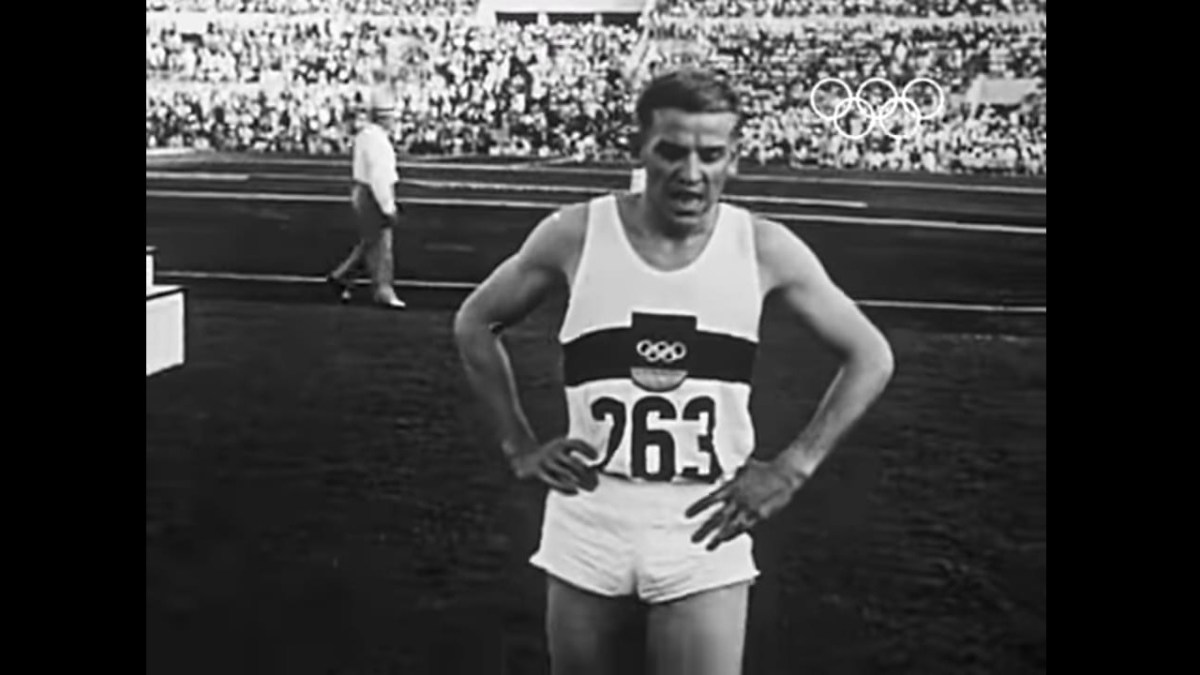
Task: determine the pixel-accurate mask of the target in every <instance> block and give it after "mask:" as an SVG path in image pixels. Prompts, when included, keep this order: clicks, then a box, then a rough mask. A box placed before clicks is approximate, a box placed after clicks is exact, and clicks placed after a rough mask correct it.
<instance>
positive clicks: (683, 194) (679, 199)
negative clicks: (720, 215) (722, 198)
mask: <svg viewBox="0 0 1200 675" xmlns="http://www.w3.org/2000/svg"><path fill="white" fill-rule="evenodd" d="M668 198H669V199H670V200H671V208H672V209H673V210H675V211H678V212H682V213H698V212H700V211H703V210H704V194H703V193H702V192H698V191H695V190H671V192H670V193H668Z"/></svg>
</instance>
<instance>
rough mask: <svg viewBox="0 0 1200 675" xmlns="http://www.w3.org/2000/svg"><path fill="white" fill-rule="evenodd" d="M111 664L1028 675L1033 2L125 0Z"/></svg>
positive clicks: (1031, 670) (1042, 667)
mask: <svg viewBox="0 0 1200 675" xmlns="http://www.w3.org/2000/svg"><path fill="white" fill-rule="evenodd" d="M146 661H147V667H146V672H147V674H148V675H218V674H219V675H242V674H245V675H458V674H462V675H1034V674H1039V673H1045V672H1046V1H1045V0H146Z"/></svg>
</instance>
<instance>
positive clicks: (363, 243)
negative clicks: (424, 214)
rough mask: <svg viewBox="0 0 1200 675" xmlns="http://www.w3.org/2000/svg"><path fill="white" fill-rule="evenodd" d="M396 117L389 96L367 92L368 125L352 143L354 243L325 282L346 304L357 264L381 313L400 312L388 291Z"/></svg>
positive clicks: (394, 211)
mask: <svg viewBox="0 0 1200 675" xmlns="http://www.w3.org/2000/svg"><path fill="white" fill-rule="evenodd" d="M396 113H397V109H396V101H395V97H394V96H392V95H391V94H390V93H389V92H387V90H384V89H376V90H374V91H372V92H371V96H370V101H369V103H368V120H367V122H366V124H365V125H363V126H362V128H361V129H359V130H358V132H357V134H356V135H355V137H354V165H353V178H354V184H353V187H352V188H351V192H350V202H351V205H352V206H353V208H354V220H355V223H356V225H357V227H358V236H359V241H358V244H357V245H355V247H354V249H353V250H351V251H350V254H349V255H348V256H347V257H346V259H345V260H343V261H342V264H340V265H338V266H337V269H335V270H333V271H332V272H330V273H329V276H328V277H327V281H328V282H329V283H330V284H331V285H332V286H334V288H335V289H336V290H337V292H338V294H339V296H340V297H341V299H342V301H343V302H346V301H348V300H349V299H350V288H351V282H350V281H349V275H350V274H351V272H352V271H353V270H354V268H355V267H357V266H358V265H359V263H365V264H366V267H367V272H368V273H369V274H370V277H371V299H372V301H373V302H375V303H376V304H379V305H382V306H384V307H390V308H396V309H400V308H403V307H405V303H404V301H403V300H401V299H400V298H398V297H396V290H395V288H394V287H393V286H392V282H393V267H394V261H393V259H392V230H393V228H395V227H396V225H397V224H398V223H399V217H400V209H399V207H398V206H397V204H396V191H395V185H396V183H397V182H398V181H399V180H400V175H399V173H398V172H397V170H396V150H395V148H393V147H392V141H391V131H392V129H393V128H394V126H395V123H396Z"/></svg>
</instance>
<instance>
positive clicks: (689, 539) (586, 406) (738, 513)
mask: <svg viewBox="0 0 1200 675" xmlns="http://www.w3.org/2000/svg"><path fill="white" fill-rule="evenodd" d="M637 116H638V124H639V142H638V144H637V146H638V147H639V148H640V157H641V160H642V162H643V164H644V166H645V167H646V189H645V191H644V192H642V193H640V194H634V193H621V194H612V195H608V196H604V197H600V198H597V199H594V200H592V201H589V202H587V203H581V204H576V205H572V206H567V207H565V208H563V209H561V210H559V211H558V212H556V213H554V214H553V215H551V216H549V217H547V218H546V219H545V220H543V221H542V222H540V223H539V224H538V225H537V226H536V227H535V228H534V230H533V231H532V232H531V234H530V235H529V237H528V239H527V240H526V241H525V242H524V244H523V245H522V247H521V248H520V250H519V251H518V252H517V253H516V254H514V255H513V256H512V257H511V258H509V259H507V260H506V261H504V262H503V263H501V264H500V265H499V267H497V268H496V270H495V271H494V272H493V273H492V274H491V276H490V277H489V278H488V279H487V280H486V281H485V282H484V283H483V284H482V285H481V286H480V287H479V288H478V289H477V290H476V291H475V292H474V293H472V294H471V296H470V297H469V298H467V300H466V301H465V302H464V303H463V305H462V307H461V308H460V309H459V312H458V314H457V316H456V317H455V327H454V328H455V337H456V339H457V342H458V347H459V350H460V353H461V356H462V359H463V363H464V367H465V370H466V373H467V376H468V379H469V380H470V382H471V384H472V386H473V387H474V389H475V390H476V392H477V393H478V395H479V396H480V398H481V399H482V401H483V402H484V404H485V405H486V408H487V410H488V412H489V413H490V415H491V417H492V418H493V419H494V421H495V422H496V423H497V426H498V430H499V440H500V445H501V448H502V449H503V451H504V453H505V455H506V457H507V458H508V460H509V462H510V464H511V466H512V468H513V471H514V472H515V474H516V475H517V477H518V478H521V479H530V480H537V481H541V482H542V483H545V484H546V485H548V486H549V487H550V488H552V490H551V491H550V492H549V494H548V495H547V498H546V506H545V521H544V524H543V527H542V536H541V544H540V547H539V549H538V550H537V552H536V553H535V554H534V556H533V558H532V560H531V562H532V563H533V564H534V565H535V566H537V567H539V568H541V569H543V570H544V571H545V572H546V573H547V579H548V582H547V583H548V589H547V590H548V595H547V612H546V613H547V616H546V628H547V637H548V642H549V650H550V658H551V663H552V671H553V672H554V673H556V674H563V675H567V674H569V675H589V674H593V673H595V674H600V673H605V674H609V673H611V674H613V675H616V672H615V670H616V665H615V663H616V661H615V657H616V655H617V652H618V650H619V649H620V645H618V644H617V642H618V636H619V635H620V628H621V626H622V624H621V622H622V621H624V620H625V618H626V617H627V616H628V615H627V614H626V613H625V610H626V608H627V601H628V599H629V598H631V597H633V598H636V599H638V600H640V601H641V602H642V603H644V604H645V606H646V621H647V624H646V626H647V628H646V629H647V635H646V645H647V650H648V652H649V653H648V654H647V655H646V656H647V659H648V660H647V663H648V664H649V665H650V666H651V668H652V672H654V673H655V674H656V675H736V674H737V673H740V672H741V664H742V653H743V645H744V640H745V626H746V618H747V603H748V595H749V586H750V584H751V583H752V581H753V580H754V579H755V578H756V577H757V575H758V570H757V568H756V566H755V562H754V558H753V555H752V544H751V538H750V536H749V534H748V531H749V530H750V529H751V528H752V527H753V526H755V525H756V524H758V523H759V522H762V521H763V519H765V518H768V517H770V516H771V515H772V514H774V513H776V512H777V511H779V510H780V509H782V508H783V507H784V506H785V505H786V504H787V503H788V502H789V501H790V500H791V499H792V497H793V495H794V494H795V493H796V491H797V490H798V489H799V488H800V487H801V486H802V485H803V484H804V483H805V481H807V480H808V478H809V477H810V476H811V475H812V473H813V472H814V471H815V470H816V469H817V467H818V466H819V465H820V464H821V462H822V460H824V458H825V457H826V456H827V455H828V453H829V452H830V451H831V450H832V449H833V448H834V446H835V445H836V444H837V443H838V442H839V440H840V439H841V438H842V437H843V436H844V434H845V433H846V432H847V431H848V430H849V429H850V428H851V427H852V426H853V425H854V424H855V423H856V422H857V421H858V420H859V418H860V417H861V416H862V415H863V414H864V413H865V412H866V411H867V409H868V408H869V407H870V406H871V405H872V403H873V402H874V401H875V400H876V398H877V397H878V396H879V395H880V394H881V392H882V391H883V389H884V387H885V385H886V384H887V382H888V380H889V379H890V377H891V373H892V368H893V363H892V353H891V350H890V347H889V346H888V343H887V341H886V340H885V339H884V337H883V336H882V335H881V333H880V332H879V331H878V330H877V329H876V328H875V327H874V326H873V325H872V324H871V323H870V322H869V321H868V320H867V318H866V317H864V316H863V314H862V313H861V312H860V311H859V309H858V308H857V306H856V305H855V304H854V302H852V301H851V300H850V298H848V297H847V296H846V295H845V294H844V293H843V292H842V291H841V290H839V288H838V287H837V286H836V285H835V284H834V283H833V281H831V279H830V278H829V277H828V276H827V275H826V273H825V270H824V269H823V267H822V265H821V263H820V262H819V261H818V259H817V258H816V257H815V256H814V255H813V253H812V252H811V251H810V250H809V249H808V247H807V246H805V244H804V243H803V242H802V241H801V240H800V239H799V238H797V237H796V236H795V235H793V234H792V233H791V231H789V230H788V229H786V228H785V227H783V226H782V225H780V224H778V223H775V222H772V221H770V220H766V219H763V218H760V217H757V216H755V215H752V214H750V213H749V212H747V211H745V210H742V209H740V208H737V207H733V206H730V205H728V204H724V203H722V202H721V195H722V192H723V189H724V187H725V183H726V180H727V178H728V176H729V175H730V173H731V168H732V166H733V164H734V162H735V161H736V143H737V129H738V125H739V118H740V115H739V112H738V101H737V97H736V95H735V94H734V93H733V91H732V90H731V89H730V88H729V87H728V86H727V85H726V84H724V83H723V82H722V81H720V80H719V79H717V78H716V77H714V76H712V75H710V74H708V73H706V72H704V71H698V70H682V71H677V72H675V73H668V74H666V75H663V76H660V77H657V78H655V79H654V80H653V81H651V83H650V84H649V85H648V87H647V88H646V89H645V91H644V92H643V93H642V94H641V97H640V98H639V100H638V105H637ZM556 287H557V288H560V289H561V288H566V289H568V290H569V302H568V307H567V311H566V316H565V317H564V320H563V324H562V328H561V332H560V335H559V338H560V340H561V343H562V347H563V355H564V364H563V375H564V384H565V387H566V400H567V408H568V416H569V430H568V433H567V435H566V437H564V438H557V439H554V440H550V441H548V442H547V441H541V440H539V439H537V438H535V437H534V435H533V432H532V430H531V428H530V425H529V423H528V421H527V420H526V417H525V415H524V412H523V410H522V408H521V405H520V403H519V401H518V399H517V394H516V386H515V382H514V379H513V374H512V370H511V367H510V365H509V360H508V357H507V354H506V352H505V351H504V349H503V347H502V345H501V342H500V339H499V336H498V333H499V332H500V330H502V329H503V328H504V327H507V326H511V325H513V324H514V323H515V322H517V321H518V320H520V319H521V318H523V317H525V316H526V315H527V314H528V313H529V312H530V311H532V310H533V309H534V308H535V307H536V306H537V305H538V304H539V302H540V301H542V300H543V299H544V298H546V297H547V296H548V295H549V294H550V293H551V292H552V291H553V290H554V289H555V288H556ZM772 294H774V295H776V296H778V297H779V298H780V299H782V300H783V301H784V303H785V304H786V305H787V307H789V308H790V309H791V310H792V311H793V312H795V313H796V314H797V315H798V316H799V317H800V318H801V319H802V320H804V321H805V322H807V324H808V325H809V326H811V328H812V329H813V331H814V333H815V334H816V335H817V336H818V337H819V338H820V339H821V340H823V341H824V342H825V343H826V344H827V345H828V346H830V347H831V348H833V349H834V350H835V351H836V353H838V354H839V355H840V356H841V360H842V361H841V370H840V372H839V374H838V376H837V377H836V378H835V379H834V381H833V383H832V385H831V386H830V388H829V390H828V392H827V393H826V395H825V397H824V399H823V400H822V402H821V405H820V406H819V408H818V409H817V411H816V413H815V415H814V417H813V418H812V420H811V421H810V422H809V424H808V426H807V428H806V429H804V430H803V432H802V433H801V434H800V435H799V437H797V438H796V439H795V440H794V441H793V442H792V443H791V444H789V445H788V446H787V447H785V448H783V449H782V451H781V452H780V453H779V454H778V455H777V456H776V457H775V458H774V459H773V460H771V461H769V462H767V461H759V460H754V459H751V453H752V452H754V450H755V431H754V428H753V425H752V422H751V417H750V412H749V400H750V380H751V372H752V369H753V362H754V358H755V353H756V348H757V343H758V326H759V318H760V311H761V307H762V304H763V300H764V298H766V297H767V296H768V295H772ZM801 356H802V355H801Z"/></svg>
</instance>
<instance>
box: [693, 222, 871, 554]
mask: <svg viewBox="0 0 1200 675" xmlns="http://www.w3.org/2000/svg"><path fill="white" fill-rule="evenodd" d="M755 245H756V247H757V249H758V260H759V270H760V275H761V277H762V287H763V293H764V295H769V294H776V295H778V296H779V297H780V299H782V300H783V301H784V303H785V304H786V306H787V307H788V308H789V309H791V310H792V311H793V312H795V313H796V314H797V315H799V317H800V318H801V319H802V320H803V321H804V322H805V323H806V324H807V325H808V326H809V327H810V328H811V329H812V330H813V332H814V333H815V334H816V335H817V337H818V339H820V340H821V341H822V342H823V343H824V344H826V345H827V346H828V347H830V348H831V349H832V350H833V351H834V352H835V353H836V354H837V355H838V356H839V358H840V359H841V368H840V369H839V371H838V373H837V376H836V377H835V378H834V381H833V383H832V384H831V385H830V387H829V389H828V390H827V391H826V393H825V396H824V398H823V399H822V400H821V404H820V406H818V408H817V412H816V414H815V415H814V416H813V418H812V420H811V421H810V422H809V424H808V426H807V427H806V428H805V429H804V430H803V432H801V434H800V435H799V436H798V437H797V438H796V440H794V441H793V442H792V443H790V444H788V446H787V447H786V448H784V449H783V450H782V451H781V452H780V453H779V455H778V456H777V457H776V458H775V459H774V460H773V461H772V462H770V463H763V462H757V461H754V460H751V461H750V462H749V463H747V465H746V467H745V469H744V470H743V472H742V473H741V474H740V475H739V476H738V477H737V478H736V479H735V480H733V481H731V482H730V483H728V484H727V485H725V486H723V487H721V488H719V489H717V490H716V491H714V492H713V493H711V494H710V495H708V496H706V497H705V498H704V499H701V500H700V501H698V502H696V503H695V504H693V505H692V506H691V507H690V508H689V509H688V510H687V514H688V516H689V517H691V516H694V515H697V514H699V513H701V512H702V511H704V510H706V509H708V508H709V507H711V506H713V505H716V504H721V503H723V506H722V508H721V510H720V511H718V512H716V513H715V514H713V515H711V517H710V518H709V519H708V520H707V521H706V522H705V523H704V524H703V525H702V526H701V527H700V528H699V529H698V530H697V531H696V534H695V535H694V537H693V541H696V542H701V541H703V540H704V539H705V538H706V537H707V536H708V535H709V534H711V533H714V532H715V533H716V534H715V536H713V538H712V540H710V541H709V544H708V545H709V548H715V547H716V546H718V545H720V544H721V543H723V542H725V541H729V540H730V539H732V538H734V537H736V536H737V535H739V534H741V533H742V532H744V531H746V530H748V529H750V528H751V527H753V526H754V525H755V524H756V523H758V522H759V521H761V520H763V519H765V518H768V517H770V516H771V515H772V514H774V513H776V512H777V511H779V510H780V509H782V508H783V507H784V506H786V505H787V503H788V502H789V501H791V498H792V495H793V494H794V493H795V492H796V490H797V489H799V488H800V486H801V485H803V484H804V482H805V481H806V480H807V479H808V477H809V476H811V475H812V473H813V472H814V471H816V469H817V467H818V466H819V465H820V464H821V462H822V461H823V460H824V459H825V457H826V456H828V454H829V453H830V451H832V450H833V448H834V447H835V446H836V445H837V443H838V441H840V440H841V439H842V438H843V437H844V436H845V435H846V432H848V431H849V430H850V429H851V427H853V426H854V424H855V423H856V422H858V420H859V419H860V418H861V417H862V416H863V414H864V413H866V411H867V409H868V408H869V407H870V406H871V404H872V403H874V402H875V400H876V399H877V398H878V397H879V395H880V394H881V393H882V392H883V389H884V387H885V386H886V385H887V383H888V381H889V380H890V379H891V376H892V370H893V358H892V350H891V347H890V346H889V345H888V343H887V340H886V339H885V338H884V336H883V334H882V333H880V332H879V330H878V329H877V328H876V327H875V326H874V325H873V324H872V323H871V322H870V321H869V320H868V319H867V317H866V316H865V315H863V313H862V311H861V310H859V308H858V306H857V305H856V304H855V303H854V301H853V300H851V299H850V298H849V297H848V296H847V295H846V294H845V293H844V292H842V290H841V289H840V288H839V287H838V286H837V285H836V284H835V283H834V282H833V280H832V279H830V277H829V275H828V274H827V273H826V271H825V268H824V266H823V265H822V264H821V262H820V260H818V259H817V257H816V255H814V254H813V252H812V250H811V249H809V248H808V246H807V245H805V244H804V242H803V241H801V240H800V238H799V237H797V236H796V235H794V234H793V233H792V232H791V231H790V230H788V229H787V228H785V227H784V226H783V225H781V224H779V223H776V222H773V221H769V220H765V219H756V220H755Z"/></svg>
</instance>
